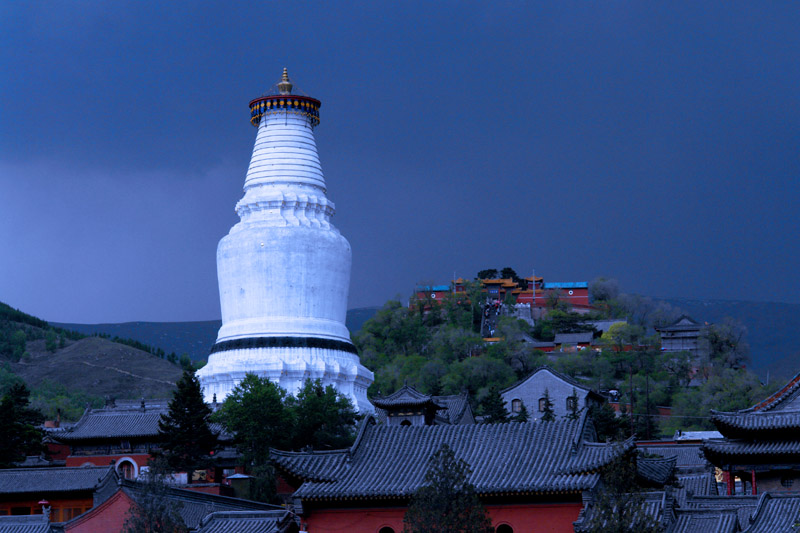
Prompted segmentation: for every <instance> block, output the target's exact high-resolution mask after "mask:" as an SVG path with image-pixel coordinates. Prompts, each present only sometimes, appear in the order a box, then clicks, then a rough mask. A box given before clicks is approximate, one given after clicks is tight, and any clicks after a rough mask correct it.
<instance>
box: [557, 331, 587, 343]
mask: <svg viewBox="0 0 800 533" xmlns="http://www.w3.org/2000/svg"><path fill="white" fill-rule="evenodd" d="M593 338H594V333H592V332H591V331H585V332H581V333H556V337H555V339H553V342H554V343H555V344H572V343H580V342H592V339H593Z"/></svg>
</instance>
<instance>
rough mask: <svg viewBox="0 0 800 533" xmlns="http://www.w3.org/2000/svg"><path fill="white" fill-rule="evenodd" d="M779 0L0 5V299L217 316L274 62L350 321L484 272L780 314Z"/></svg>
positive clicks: (795, 255) (784, 134) (784, 17)
mask: <svg viewBox="0 0 800 533" xmlns="http://www.w3.org/2000/svg"><path fill="white" fill-rule="evenodd" d="M798 28H800V9H799V8H798V5H797V3H796V2H794V1H791V2H731V1H726V2H718V3H716V2H697V1H696V0H692V1H689V2H640V1H635V2H634V1H632V2H625V1H611V2H583V1H581V2H566V1H559V2H551V3H548V4H533V3H531V4H525V3H522V2H491V3H488V2H487V3H481V4H479V3H469V2H436V3H433V2H419V3H417V2H361V3H345V2H316V3H308V2H281V3H278V2H259V3H253V4H251V5H245V4H243V3H229V2H219V3H212V2H202V3H201V2H185V3H184V2H152V3H150V2H3V3H1V4H0V72H2V83H0V98H2V104H0V106H1V107H0V245H2V250H0V301H5V302H7V303H9V304H11V305H13V306H15V307H19V308H21V309H23V310H25V311H28V312H31V313H34V314H36V315H38V316H41V317H43V318H45V319H48V320H54V321H72V322H115V321H128V320H155V321H178V320H203V319H213V318H218V317H219V300H218V293H217V281H216V259H215V253H216V245H217V242H218V240H219V239H220V238H221V237H222V236H223V235H225V234H226V233H227V231H228V230H229V228H230V226H231V225H233V224H234V223H235V222H236V220H237V217H236V215H235V213H234V210H233V208H234V205H235V203H236V201H237V200H238V199H239V198H240V197H241V188H242V185H243V183H244V176H245V172H246V170H247V166H248V163H249V158H250V153H251V150H252V146H253V142H254V140H255V134H256V131H255V129H254V128H253V127H251V126H250V124H249V111H248V108H247V103H248V102H249V100H250V99H252V98H254V97H256V96H258V95H259V94H261V93H262V92H264V91H265V90H267V89H268V88H269V87H270V86H271V85H272V84H274V83H275V82H277V81H278V79H279V77H280V72H281V69H282V68H283V67H284V66H286V67H288V68H289V73H290V75H291V77H292V79H293V81H294V82H295V84H296V85H297V86H299V87H300V88H301V89H302V90H303V91H304V92H305V93H307V94H309V95H311V96H314V97H316V98H319V99H320V100H321V101H322V109H321V116H322V124H321V125H320V127H319V128H317V133H316V137H317V145H318V148H319V152H320V157H321V160H322V165H323V170H324V173H325V177H326V180H327V182H328V196H329V198H330V199H331V200H333V201H334V202H335V203H336V205H337V215H336V217H335V218H334V222H335V223H336V225H337V226H338V227H339V229H340V230H341V231H342V233H343V234H344V235H345V236H346V237H347V238H348V239H349V241H350V243H351V245H352V247H353V273H352V282H351V291H350V303H349V307H361V306H368V305H380V304H382V303H383V302H384V301H386V300H387V299H389V298H392V297H394V296H396V295H402V296H403V297H406V296H407V295H408V294H409V293H410V291H411V289H412V287H413V285H414V284H415V283H416V282H418V281H432V282H446V281H447V280H449V279H450V278H451V277H452V275H453V272H455V273H456V275H458V276H464V277H472V276H474V275H475V273H476V272H477V271H478V270H480V269H482V268H487V267H496V268H501V267H504V266H511V267H513V268H515V269H517V270H518V271H519V272H520V273H523V272H524V273H529V272H530V271H531V269H534V268H535V269H536V274H537V275H542V276H544V277H545V278H546V279H547V280H550V281H573V280H576V281H577V280H587V281H588V280H591V279H593V278H594V277H596V276H599V275H604V276H610V277H615V278H617V279H619V281H620V284H621V285H622V287H623V289H625V290H627V291H630V292H639V293H644V294H649V295H653V296H675V297H697V298H721V299H751V300H775V301H784V302H794V303H798V302H800V276H798V275H797V271H798V266H799V265H800V244H798V234H799V233H800V223H798V212H799V211H800V181H799V180H798V178H800V163H799V161H798V154H800V150H798V143H799V142H800V90H799V88H800V31H798Z"/></svg>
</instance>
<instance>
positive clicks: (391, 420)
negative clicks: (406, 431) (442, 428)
mask: <svg viewBox="0 0 800 533" xmlns="http://www.w3.org/2000/svg"><path fill="white" fill-rule="evenodd" d="M372 404H373V405H374V406H375V407H377V408H378V409H381V410H383V413H380V414H381V415H385V416H386V419H385V421H386V425H388V426H432V425H434V424H435V423H436V412H437V411H441V410H444V409H447V407H445V406H444V405H439V404H438V403H437V402H436V401H435V400H434V399H433V397H432V396H428V395H427V394H423V393H421V392H419V391H418V390H416V389H414V388H412V387H409V386H408V385H403V388H401V389H400V390H398V391H396V392H395V393H394V394H390V395H389V396H385V397H383V398H373V399H372ZM380 418H383V416H380Z"/></svg>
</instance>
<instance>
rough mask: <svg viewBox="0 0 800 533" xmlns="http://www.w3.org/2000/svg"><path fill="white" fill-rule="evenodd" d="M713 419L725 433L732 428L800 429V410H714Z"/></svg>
mask: <svg viewBox="0 0 800 533" xmlns="http://www.w3.org/2000/svg"><path fill="white" fill-rule="evenodd" d="M711 420H712V421H713V422H714V424H716V426H717V427H718V428H720V432H722V433H723V434H730V433H731V430H737V429H738V430H742V429H744V430H748V431H771V430H776V429H800V411H766V412H763V411H756V412H754V413H741V414H739V413H719V412H715V411H712V412H711Z"/></svg>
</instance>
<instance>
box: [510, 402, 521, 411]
mask: <svg viewBox="0 0 800 533" xmlns="http://www.w3.org/2000/svg"><path fill="white" fill-rule="evenodd" d="M511 411H512V412H514V413H519V412H520V411H522V400H511Z"/></svg>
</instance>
